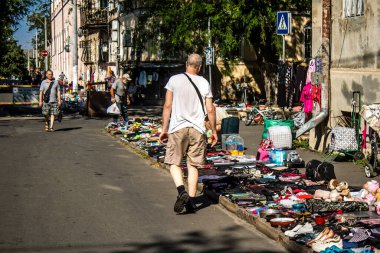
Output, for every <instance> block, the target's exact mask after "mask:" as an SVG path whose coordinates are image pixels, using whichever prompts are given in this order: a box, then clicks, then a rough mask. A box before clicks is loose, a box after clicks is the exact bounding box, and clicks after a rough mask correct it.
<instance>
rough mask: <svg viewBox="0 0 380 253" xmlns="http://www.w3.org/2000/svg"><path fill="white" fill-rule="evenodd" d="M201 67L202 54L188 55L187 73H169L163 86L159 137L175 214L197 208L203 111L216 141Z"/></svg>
mask: <svg viewBox="0 0 380 253" xmlns="http://www.w3.org/2000/svg"><path fill="white" fill-rule="evenodd" d="M201 67H202V57H201V56H200V55H198V54H191V55H189V57H188V59H187V62H186V72H185V73H182V74H178V75H174V76H172V77H171V78H170V79H169V81H168V83H167V84H166V86H165V88H166V90H167V91H166V95H165V104H164V108H163V113H162V132H161V134H160V137H159V139H160V141H161V142H162V143H165V142H167V148H166V155H165V163H166V164H168V165H169V166H170V173H171V175H172V178H173V181H174V183H175V185H176V187H177V191H178V197H177V201H176V202H175V204H174V211H175V212H176V213H181V212H183V210H184V209H186V211H187V212H195V211H196V205H195V203H194V198H195V195H196V191H197V184H198V167H199V166H201V165H203V164H204V160H205V155H206V145H207V141H206V135H205V132H206V128H205V122H204V121H205V115H206V112H207V116H208V119H209V121H210V126H211V130H212V145H213V146H214V145H215V144H216V142H217V140H218V137H217V133H216V129H215V110H214V106H213V103H212V93H211V87H210V84H209V83H208V81H207V80H206V79H205V78H203V77H201V76H199V75H198V73H199V71H200V70H201ZM195 87H196V88H195ZM196 89H198V91H197V90H196ZM198 92H199V95H198ZM205 107H206V110H205V109H204V108H205ZM169 119H170V124H169ZM184 154H186V156H187V169H188V178H187V181H188V192H187V191H186V190H185V186H184V181H183V175H182V169H181V162H182V158H183V156H184Z"/></svg>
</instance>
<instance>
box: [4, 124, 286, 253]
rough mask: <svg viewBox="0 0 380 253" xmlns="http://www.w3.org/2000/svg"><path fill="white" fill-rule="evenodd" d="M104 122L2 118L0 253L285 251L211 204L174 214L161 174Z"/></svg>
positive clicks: (170, 192)
mask: <svg viewBox="0 0 380 253" xmlns="http://www.w3.org/2000/svg"><path fill="white" fill-rule="evenodd" d="M105 122H106V121H105V120H96V119H92V120H88V119H85V118H81V117H78V118H66V119H64V121H63V122H62V123H61V124H57V126H56V129H57V131H56V132H54V133H45V132H44V131H43V123H42V121H41V119H28V120H9V119H4V118H2V119H0V148H1V153H0V161H1V166H0V167H1V169H0V227H1V229H0V252H107V253H108V252H110V253H121V252H143V253H145V252H182V253H188V252H189V253H190V252H218V253H220V252H229V253H231V252H247V253H248V252H250V253H251V252H261V253H265V252H267V253H269V252H285V251H284V249H283V248H281V247H280V246H278V245H277V244H276V243H275V242H273V241H271V240H269V239H267V237H265V236H264V235H262V234H259V233H258V232H256V231H255V230H253V229H252V228H251V227H249V226H246V225H245V224H244V223H242V222H240V221H239V220H237V219H236V218H234V217H232V216H231V215H230V214H229V213H227V212H226V211H224V210H222V209H221V208H220V207H219V206H218V205H209V204H208V203H207V201H204V199H202V198H199V201H200V202H201V203H203V206H204V207H205V208H203V209H201V210H200V211H199V212H198V213H197V214H191V215H175V214H174V212H173V210H172V209H173V202H174V200H175V198H176V192H175V188H174V185H173V184H172V181H171V178H170V176H169V175H168V173H167V172H165V171H163V170H161V169H154V168H152V167H150V166H149V164H148V163H147V162H146V161H145V160H143V159H141V158H139V157H138V156H137V155H135V154H133V153H131V152H129V151H128V150H127V149H126V148H125V147H124V146H122V145H121V144H119V143H117V142H116V141H115V140H113V139H112V138H110V137H109V136H107V135H106V134H105V133H103V131H102V129H103V126H104V124H105Z"/></svg>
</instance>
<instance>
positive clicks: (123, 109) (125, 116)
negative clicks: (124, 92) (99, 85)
mask: <svg viewBox="0 0 380 253" xmlns="http://www.w3.org/2000/svg"><path fill="white" fill-rule="evenodd" d="M121 115H122V116H123V119H124V122H125V125H128V121H129V117H128V110H127V105H126V104H122V105H121Z"/></svg>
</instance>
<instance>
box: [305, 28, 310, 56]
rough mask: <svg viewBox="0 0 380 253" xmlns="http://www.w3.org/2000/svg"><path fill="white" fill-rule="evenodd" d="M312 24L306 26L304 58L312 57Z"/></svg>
mask: <svg viewBox="0 0 380 253" xmlns="http://www.w3.org/2000/svg"><path fill="white" fill-rule="evenodd" d="M311 31H312V30H311V26H306V27H305V28H304V36H305V37H304V54H305V55H304V58H305V59H311V58H312V57H311V37H312V34H311Z"/></svg>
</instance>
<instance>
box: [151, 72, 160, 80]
mask: <svg viewBox="0 0 380 253" xmlns="http://www.w3.org/2000/svg"><path fill="white" fill-rule="evenodd" d="M152 75H153V81H155V82H157V81H158V77H159V75H158V73H157V72H153V74H152Z"/></svg>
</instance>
